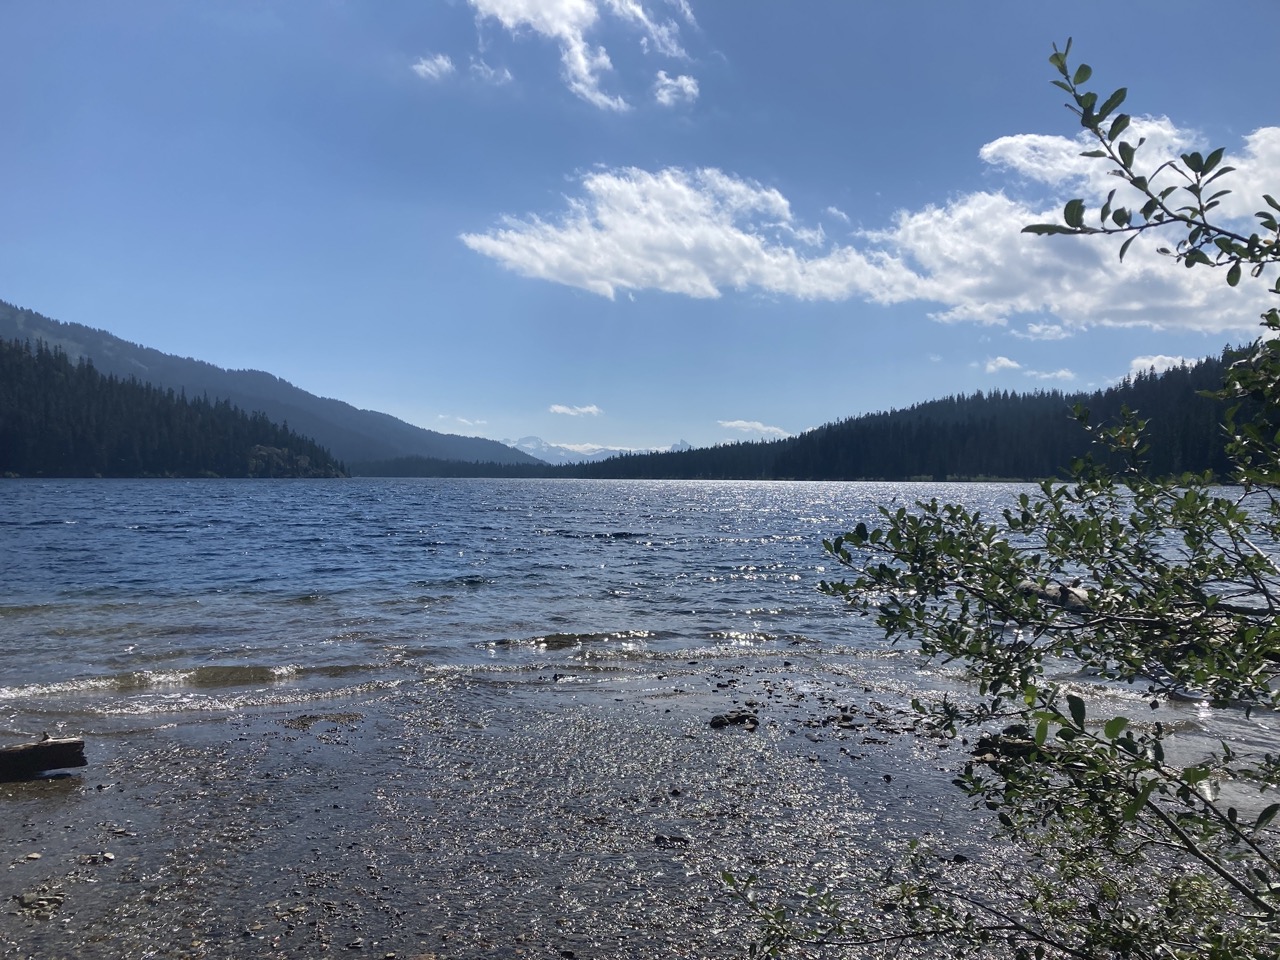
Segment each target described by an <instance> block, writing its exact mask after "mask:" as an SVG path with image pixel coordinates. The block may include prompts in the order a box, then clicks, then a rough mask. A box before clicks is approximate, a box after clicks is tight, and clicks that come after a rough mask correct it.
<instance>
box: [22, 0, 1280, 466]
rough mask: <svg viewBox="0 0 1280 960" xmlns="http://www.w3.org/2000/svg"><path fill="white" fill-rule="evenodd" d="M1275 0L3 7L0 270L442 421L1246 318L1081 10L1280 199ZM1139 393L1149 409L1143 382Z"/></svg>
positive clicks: (733, 388)
mask: <svg viewBox="0 0 1280 960" xmlns="http://www.w3.org/2000/svg"><path fill="white" fill-rule="evenodd" d="M1277 35H1280V4H1277V3H1276V2H1275V0H1236V2H1235V3H1232V4H1230V5H1222V6H1220V7H1219V6H1213V7H1211V8H1206V7H1205V6H1204V5H1203V4H1200V3H1190V2H1184V0H1163V2H1160V3H1154V2H1132V3H1113V2H1105V3H1103V2H1077V3H1071V4H1045V3H1027V2H1023V0H1019V2H983V3H979V2H973V3H950V2H942V0H931V2H912V0H900V2H894V3H887V2H885V3H872V2H853V0H842V2H812V3H805V4H798V3H783V2H776V3H764V2H759V3H756V2H752V3H743V2H730V0H717V2H714V3H712V2H699V0H544V2H537V0H470V2H464V0H453V2H449V0H438V2H432V0H419V2H393V0H378V2H372V0H370V2H339V0H329V2H319V0H293V2H269V0H252V2H250V0H219V2H217V3H182V2H178V0H172V2H143V0H121V2H116V3H109V4H107V3H101V2H97V0H94V2H75V0H64V2H59V3H7V4H4V5H0V43H2V46H3V50H4V55H3V56H0V299H5V300H9V301H11V302H15V303H18V304H19V305H21V306H25V307H30V308H32V309H34V310H37V311H39V312H41V313H44V314H46V315H49V316H52V317H54V318H56V319H60V320H65V321H74V322H79V323H84V324H88V325H90V326H94V327H101V328H103V329H106V330H109V331H110V332H112V333H114V334H116V335H118V336H121V337H124V338H126V339H128V340H132V341H135V342H138V343H142V344H145V345H147V346H153V347H156V348H158V349H160V350H164V351H166V352H170V353H176V354H181V355H184V356H194V357H197V358H199V359H203V360H208V361H210V362H213V363H216V364H219V365H221V366H227V367H252V368H257V369H262V370H267V371H270V372H272V373H275V374H277V375H279V376H282V377H284V378H286V379H288V380H290V381H292V382H294V383H296V384H298V385H299V386H301V387H303V388H305V389H307V390H310V391H312V392H314V393H317V394H321V395H325V396H333V397H338V398H340V399H343V400H346V401H348V402H351V403H354V404H356V405H357V406H361V407H369V408H373V409H378V410H383V411H386V412H388V413H392V414H395V415H396V416H399V417H402V418H404V419H406V420H408V421H410V422H413V423H416V424H419V425H421V426H425V427H430V428H432V429H437V430H442V431H445V432H451V433H463V434H468V435H478V436H487V437H492V438H495V439H515V438H518V437H522V436H526V435H538V436H541V437H543V438H544V439H546V440H548V441H550V442H553V443H562V444H570V445H579V446H581V447H582V448H583V449H589V448H590V447H591V445H603V446H619V447H633V448H644V447H652V446H665V445H669V444H671V443H673V442H675V441H677V440H680V439H684V440H687V441H690V442H692V443H694V444H696V445H705V444H712V443H717V442H720V441H725V440H736V439H744V438H757V437H771V436H780V435H782V434H787V433H796V432H799V431H801V430H804V429H807V428H810V427H814V426H817V425H819V424H822V423H824V422H829V421H831V420H836V419H840V418H843V417H846V416H850V415H854V414H857V413H862V412H867V411H873V410H881V409H886V408H889V407H901V406H906V405H909V404H911V403H914V402H917V401H921V400H926V399H930V398H932V397H936V396H942V395H947V394H952V393H961V392H965V393H967V392H970V391H973V390H978V389H982V390H990V389H1009V390H1029V389H1037V388H1062V389H1065V390H1075V389H1091V388H1093V387H1098V386H1105V385H1107V384H1109V383H1111V382H1114V381H1115V380H1116V379H1117V378H1119V377H1122V376H1124V375H1125V374H1126V373H1128V372H1130V370H1131V369H1133V367H1134V365H1135V364H1137V365H1138V366H1140V367H1145V366H1148V365H1151V364H1155V365H1157V366H1158V365H1161V364H1164V363H1167V362H1169V359H1168V358H1177V357H1186V358H1196V357H1199V356H1203V355H1205V354H1208V353H1216V352H1217V351H1218V350H1220V349H1221V348H1222V347H1223V346H1224V345H1225V344H1227V343H1239V342H1243V341H1246V340H1248V339H1252V337H1253V336H1254V335H1255V333H1256V330H1257V326H1256V324H1257V317H1258V314H1259V313H1260V312H1261V310H1262V309H1263V308H1264V300H1265V297H1264V295H1263V293H1262V284H1258V283H1255V284H1253V285H1252V286H1251V285H1250V284H1248V283H1247V282H1246V283H1245V284H1243V285H1242V287H1241V288H1240V289H1239V290H1237V291H1230V290H1229V289H1228V288H1227V287H1226V286H1225V284H1224V283H1223V282H1222V279H1221V277H1220V276H1216V275H1213V274H1211V273H1210V272H1209V271H1204V270H1195V271H1185V270H1183V269H1181V268H1180V267H1177V266H1175V265H1172V264H1170V263H1169V262H1168V261H1166V260H1164V259H1162V258H1160V257H1158V256H1157V255H1156V254H1155V253H1154V247H1155V246H1156V245H1157V242H1156V241H1155V240H1152V241H1150V242H1146V241H1144V240H1140V241H1139V242H1138V244H1136V245H1135V247H1134V249H1133V250H1132V251H1131V252H1130V255H1129V257H1128V258H1127V259H1126V262H1125V263H1124V264H1123V265H1121V264H1119V263H1118V262H1117V261H1116V257H1115V252H1116V248H1115V245H1114V244H1110V243H1108V242H1105V241H1102V242H1100V243H1096V244H1095V243H1091V242H1086V241H1081V240H1077V239H1073V238H1060V237H1055V238H1035V237H1029V236H1023V235H1021V234H1019V232H1018V230H1019V228H1020V227H1021V226H1022V225H1023V224H1024V223H1026V222H1029V221H1036V220H1043V219H1046V218H1052V217H1054V216H1055V211H1057V210H1060V209H1061V204H1062V203H1063V202H1064V201H1065V200H1066V199H1069V198H1070V197H1072V196H1077V195H1083V196H1088V197H1094V196H1098V195H1099V191H1102V192H1103V193H1105V190H1106V189H1108V188H1109V187H1110V186H1113V185H1114V182H1109V181H1108V180H1107V178H1106V177H1105V176H1102V175H1101V173H1102V171H1101V170H1094V169H1092V167H1091V166H1090V165H1089V164H1088V163H1087V162H1085V161H1081V160H1080V159H1079V158H1078V157H1077V156H1076V154H1077V153H1078V152H1079V149H1080V146H1079V145H1077V144H1076V143H1074V142H1073V141H1072V139H1071V138H1073V137H1074V136H1075V134H1076V129H1077V128H1076V127H1074V126H1073V124H1074V123H1075V121H1074V118H1072V117H1071V116H1070V115H1069V114H1068V113H1067V111H1066V110H1065V109H1063V107H1062V101H1063V96H1062V94H1061V93H1060V92H1059V91H1057V90H1055V89H1054V88H1053V87H1051V86H1050V84H1049V81H1050V79H1051V78H1052V73H1051V68H1050V66H1049V64H1048V63H1047V60H1046V57H1047V55H1048V54H1049V52H1050V51H1051V44H1052V43H1053V42H1055V41H1056V42H1058V43H1059V44H1061V43H1062V42H1063V41H1064V40H1065V39H1066V37H1067V36H1073V37H1074V40H1075V46H1074V54H1075V55H1076V57H1077V58H1078V59H1082V60H1085V61H1087V62H1089V63H1090V64H1091V65H1092V66H1093V68H1094V80H1093V85H1094V86H1095V87H1096V88H1098V89H1100V90H1101V91H1102V92H1103V94H1104V95H1105V94H1106V93H1109V92H1110V90H1111V89H1113V88H1114V87H1116V86H1127V87H1128V88H1129V99H1128V101H1127V103H1126V109H1127V110H1129V111H1131V112H1132V113H1133V114H1134V115H1135V128H1140V132H1142V133H1145V134H1146V135H1147V137H1148V144H1147V146H1145V147H1144V148H1143V152H1144V153H1145V154H1147V155H1148V156H1149V157H1151V158H1152V161H1153V163H1152V165H1153V166H1154V165H1155V162H1158V159H1159V158H1161V157H1163V156H1164V155H1165V154H1167V153H1170V152H1178V151H1181V150H1185V149H1188V148H1193V147H1194V148H1202V147H1212V146H1219V145H1221V146H1225V147H1226V148H1227V151H1228V154H1229V158H1230V162H1232V163H1233V164H1234V165H1235V166H1236V167H1238V168H1239V170H1238V173H1237V174H1235V175H1234V176H1233V180H1234V183H1232V184H1229V185H1232V186H1234V187H1235V188H1236V191H1237V192H1236V194H1235V195H1234V197H1238V198H1239V204H1240V205H1239V206H1238V207H1237V208H1232V209H1231V210H1229V212H1236V213H1241V214H1244V215H1246V216H1247V215H1248V214H1249V213H1250V212H1251V211H1252V210H1254V209H1256V208H1257V204H1256V202H1255V201H1256V199H1257V197H1258V196H1259V195H1260V194H1261V193H1263V192H1270V193H1276V194H1280V126H1277V124H1280V111H1277V108H1276V103H1277V101H1276V97H1275V84H1274V58H1273V56H1272V55H1271V43H1272V41H1273V39H1274V38H1275V37H1276V36H1277ZM1152 412H1155V411H1152Z"/></svg>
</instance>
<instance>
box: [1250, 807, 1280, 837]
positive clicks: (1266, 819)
mask: <svg viewBox="0 0 1280 960" xmlns="http://www.w3.org/2000/svg"><path fill="white" fill-rule="evenodd" d="M1277 813H1280V803H1273V804H1272V805H1271V806H1269V807H1267V809H1265V810H1263V811H1262V812H1261V813H1260V814H1258V819H1257V820H1256V821H1255V822H1254V824H1253V829H1254V830H1261V829H1263V828H1264V827H1266V826H1267V824H1269V823H1270V822H1271V821H1272V820H1274V819H1275V818H1276V814H1277Z"/></svg>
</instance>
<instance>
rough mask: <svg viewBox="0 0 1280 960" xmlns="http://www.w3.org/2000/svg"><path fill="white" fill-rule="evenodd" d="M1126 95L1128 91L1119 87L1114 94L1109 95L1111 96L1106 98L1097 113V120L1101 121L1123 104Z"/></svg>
mask: <svg viewBox="0 0 1280 960" xmlns="http://www.w3.org/2000/svg"><path fill="white" fill-rule="evenodd" d="M1128 95H1129V91H1128V89H1127V88H1125V87H1121V88H1120V89H1119V90H1117V91H1116V92H1115V93H1113V94H1111V96H1109V97H1107V99H1106V101H1105V102H1103V104H1102V109H1101V110H1099V111H1098V119H1099V120H1103V119H1105V118H1106V117H1107V116H1109V115H1110V113H1111V111H1112V110H1114V109H1115V108H1116V107H1118V106H1120V104H1122V103H1124V98H1125V97H1127V96H1128Z"/></svg>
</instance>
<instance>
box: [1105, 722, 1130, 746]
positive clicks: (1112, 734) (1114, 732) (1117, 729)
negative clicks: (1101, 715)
mask: <svg viewBox="0 0 1280 960" xmlns="http://www.w3.org/2000/svg"><path fill="white" fill-rule="evenodd" d="M1127 726H1129V718H1128V717H1112V718H1111V719H1110V720H1108V721H1107V725H1106V726H1105V727H1103V728H1102V732H1103V733H1105V734H1106V735H1107V739H1108V740H1114V739H1115V738H1116V737H1118V736H1120V734H1121V733H1123V732H1124V728H1125V727H1127Z"/></svg>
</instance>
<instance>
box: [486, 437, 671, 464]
mask: <svg viewBox="0 0 1280 960" xmlns="http://www.w3.org/2000/svg"><path fill="white" fill-rule="evenodd" d="M502 442H503V443H505V444H506V445H507V446H508V447H514V448H515V449H516V450H520V451H521V452H523V453H527V454H529V456H531V457H537V458H538V459H539V460H542V461H543V462H545V463H552V464H561V463H593V462H595V461H596V460H607V459H609V458H610V457H616V456H618V455H620V454H624V453H650V452H660V453H667V452H671V453H674V452H676V451H679V450H692V449H693V447H692V446H691V445H690V444H689V443H688V442H687V441H684V440H680V441H679V442H677V443H673V444H672V445H671V446H669V447H665V448H661V449H659V450H657V451H649V450H627V449H624V448H621V447H601V446H598V445H596V444H594V443H577V444H573V445H572V446H567V445H565V444H559V443H547V441H545V440H543V439H542V438H541V437H521V438H520V439H519V440H503V441H502Z"/></svg>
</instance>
